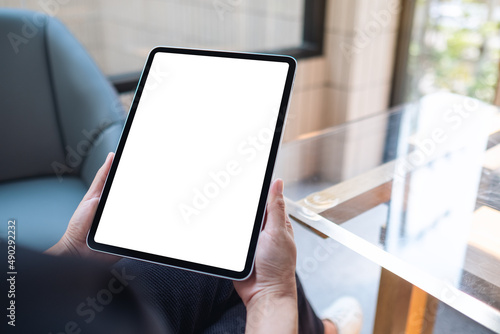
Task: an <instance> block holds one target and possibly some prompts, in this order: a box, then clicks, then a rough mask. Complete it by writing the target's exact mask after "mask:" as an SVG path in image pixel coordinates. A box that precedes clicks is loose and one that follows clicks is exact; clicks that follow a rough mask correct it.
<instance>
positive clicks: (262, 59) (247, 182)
mask: <svg viewBox="0 0 500 334" xmlns="http://www.w3.org/2000/svg"><path fill="white" fill-rule="evenodd" d="M295 66H296V65H295V60H294V59H293V58H291V57H286V56H273V55H261V54H247V53H230V52H217V51H205V50H191V49H173V48H156V49H154V50H153V51H152V52H151V53H150V55H149V57H148V60H147V62H146V65H145V68H144V70H143V74H142V77H141V80H140V82H139V86H138V88H137V91H136V94H135V97H134V101H133V103H132V107H131V110H130V113H129V116H128V119H127V122H126V124H125V128H124V131H123V134H122V137H121V139H120V143H119V145H118V148H117V151H116V156H115V159H114V161H113V164H112V166H111V170H110V173H109V175H108V179H107V181H106V184H105V186H104V190H103V192H102V196H101V199H100V201H99V205H98V208H97V212H96V215H95V218H94V222H93V224H92V227H91V229H90V232H89V235H88V240H87V242H88V245H89V246H90V247H91V248H92V249H94V250H98V251H101V252H107V253H111V254H117V255H121V256H127V257H133V258H138V259H142V260H146V261H153V262H158V263H161V264H166V265H170V266H175V267H179V268H183V269H188V270H192V271H198V272H203V273H208V274H212V275H218V276H223V277H227V278H231V279H244V278H245V277H247V276H248V275H249V274H250V273H251V271H252V266H253V259H254V256H255V249H256V246H257V240H258V236H259V231H260V229H261V227H262V222H263V219H264V213H265V207H266V200H267V194H268V191H269V185H270V182H271V178H272V172H273V168H274V162H275V159H276V154H277V150H278V146H279V143H280V140H281V136H282V129H283V125H284V119H285V114H286V109H287V106H288V103H289V98H290V93H291V89H292V84H293V78H294V73H295Z"/></svg>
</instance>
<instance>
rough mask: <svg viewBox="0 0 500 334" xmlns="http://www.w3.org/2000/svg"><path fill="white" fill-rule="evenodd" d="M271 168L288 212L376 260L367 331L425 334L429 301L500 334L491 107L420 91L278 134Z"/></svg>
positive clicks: (495, 121) (498, 189) (497, 191)
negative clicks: (370, 110) (386, 105)
mask: <svg viewBox="0 0 500 334" xmlns="http://www.w3.org/2000/svg"><path fill="white" fill-rule="evenodd" d="M276 168H277V169H276V176H278V177H281V178H283V179H284V181H285V185H286V187H285V196H286V198H287V209H288V211H289V213H290V215H291V216H292V217H293V218H295V219H296V220H297V221H299V222H301V223H303V224H305V225H306V226H308V227H310V228H312V229H313V230H315V231H316V232H317V233H318V234H320V235H321V236H323V237H331V238H333V239H335V240H337V241H338V242H340V243H342V244H344V245H345V246H347V247H348V248H350V249H352V250H354V251H356V252H357V253H359V254H361V255H363V256H365V257H367V258H368V259H370V260H372V261H374V262H375V263H377V264H379V265H380V266H382V267H383V271H382V276H381V283H380V291H379V300H378V307H377V309H378V310H377V319H376V321H375V330H374V331H375V333H388V332H394V331H399V330H401V331H403V332H404V331H405V330H408V328H409V327H408V326H413V327H416V328H420V329H419V330H416V332H429V328H432V326H431V325H432V323H433V317H435V308H436V305H437V301H438V300H439V301H442V302H444V303H446V304H448V305H450V306H451V307H453V308H454V309H456V310H458V311H460V312H462V313H463V314H465V315H466V316H468V317H470V318H472V319H473V320H475V321H477V322H478V323H480V324H481V325H483V326H485V327H487V328H489V329H491V330H493V331H495V332H500V182H499V181H500V112H499V111H498V110H497V108H496V107H493V106H490V105H487V104H484V103H482V102H479V101H477V100H474V99H471V98H467V97H463V96H459V95H453V94H449V93H437V94H433V95H429V96H426V97H424V98H422V99H421V100H420V101H419V102H417V103H414V104H409V105H405V106H401V107H398V108H395V109H392V110H389V111H387V112H384V113H380V114H377V115H374V116H371V117H367V118H364V119H361V120H358V121H353V122H349V123H347V124H344V125H342V126H338V127H333V128H330V129H327V130H324V131H321V132H318V133H313V134H311V135H310V136H308V137H304V138H301V139H299V140H296V141H293V142H289V143H286V144H284V145H283V147H282V150H281V152H280V156H279V158H278V162H277V167H276ZM374 210H377V212H378V214H377V215H375V216H376V217H378V218H377V219H375V220H374V219H373V218H370V220H371V221H369V222H367V221H366V218H365V217H368V216H370V217H373V216H374V215H369V212H373V211H374ZM396 285H397V286H399V285H401V288H400V289H399V290H398V289H396V288H395V286H396ZM384 287H385V288H384ZM387 287H389V289H387ZM396 290H397V291H396ZM398 291H399V292H398ZM405 291H406V292H405ZM405 294H406V295H407V296H406V297H407V298H406V299H407V301H406V302H403V304H401V303H402V302H401V299H405V298H402V297H401V295H405ZM396 301H397V302H396ZM405 303H406V304H405ZM419 303H420V304H422V305H421V310H423V311H421V312H420V313H421V315H420V316H414V315H412V316H411V317H409V310H410V309H411V308H412V307H413V308H414V309H415V307H416V308H417V309H418V307H420V306H418V304H419ZM401 305H405V307H401ZM433 309H434V311H433ZM384 310H386V311H384ZM383 312H386V313H387V314H385V315H384V314H383ZM398 313H399V314H400V315H401V314H403V315H404V316H406V318H408V320H407V321H406V322H401V321H399V322H398V321H394V320H391V318H392V319H394V318H395V317H397V315H398ZM433 313H434V314H433ZM429 324H431V325H429ZM419 326H420V327H419ZM424 327H426V328H424Z"/></svg>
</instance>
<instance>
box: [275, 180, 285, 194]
mask: <svg viewBox="0 0 500 334" xmlns="http://www.w3.org/2000/svg"><path fill="white" fill-rule="evenodd" d="M276 187H278V190H279V192H280V194H283V180H282V179H277V180H276Z"/></svg>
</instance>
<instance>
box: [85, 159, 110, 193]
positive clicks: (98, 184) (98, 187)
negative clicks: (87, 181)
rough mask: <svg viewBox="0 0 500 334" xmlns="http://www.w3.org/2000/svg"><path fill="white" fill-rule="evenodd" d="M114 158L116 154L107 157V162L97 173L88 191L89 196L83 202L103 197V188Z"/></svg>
mask: <svg viewBox="0 0 500 334" xmlns="http://www.w3.org/2000/svg"><path fill="white" fill-rule="evenodd" d="M114 156H115V154H114V153H113V152H110V153H109V154H108V156H107V157H106V161H105V162H104V164H103V165H102V167H101V168H99V170H98V171H97V174H96V176H95V178H94V181H92V184H91V185H90V188H89V190H88V191H87V194H85V197H84V198H83V200H88V199H91V198H96V197H99V196H101V192H102V188H103V187H104V182H106V177H107V176H108V173H109V169H110V168H111V162H112V161H113V158H114Z"/></svg>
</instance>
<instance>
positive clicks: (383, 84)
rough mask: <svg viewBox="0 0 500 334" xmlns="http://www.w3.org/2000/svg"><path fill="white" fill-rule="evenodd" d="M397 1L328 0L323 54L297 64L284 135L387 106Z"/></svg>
mask: <svg viewBox="0 0 500 334" xmlns="http://www.w3.org/2000/svg"><path fill="white" fill-rule="evenodd" d="M400 1H401V0H327V13H326V27H325V55H324V56H323V57H318V58H314V59H308V60H304V61H301V62H300V63H299V70H298V73H297V78H296V79H297V81H296V87H295V90H294V96H293V101H292V106H291V111H290V119H289V122H288V128H287V133H286V135H285V139H286V140H291V139H293V138H297V137H298V136H300V135H302V134H305V133H307V132H309V131H314V130H318V129H322V128H326V127H329V126H332V125H336V124H341V123H343V122H346V121H350V120H354V119H357V118H360V117H364V116H367V115H370V114H373V113H376V112H379V111H383V110H385V109H387V107H388V105H389V97H390V92H391V79H392V71H393V64H394V53H395V46H396V39H397V29H398V25H399V12H400Z"/></svg>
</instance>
